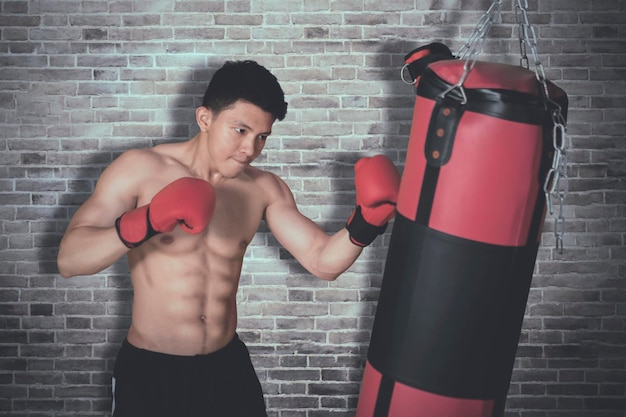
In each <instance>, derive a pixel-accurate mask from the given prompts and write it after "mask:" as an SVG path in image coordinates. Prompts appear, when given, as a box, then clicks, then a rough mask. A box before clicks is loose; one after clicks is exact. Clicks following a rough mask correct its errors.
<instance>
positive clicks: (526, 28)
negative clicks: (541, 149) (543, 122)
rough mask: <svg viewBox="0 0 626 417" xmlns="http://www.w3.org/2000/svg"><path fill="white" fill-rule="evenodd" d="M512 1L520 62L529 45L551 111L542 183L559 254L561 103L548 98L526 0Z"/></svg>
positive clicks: (565, 183)
mask: <svg viewBox="0 0 626 417" xmlns="http://www.w3.org/2000/svg"><path fill="white" fill-rule="evenodd" d="M513 1H514V3H515V6H514V7H515V21H516V22H517V24H518V33H519V43H520V56H521V58H520V65H521V66H522V67H524V68H528V67H529V65H528V56H527V53H526V52H527V50H526V46H529V47H530V51H531V54H532V57H533V61H534V70H535V76H536V77H537V80H538V81H539V83H540V85H541V88H542V90H543V97H544V99H545V101H546V108H547V109H548V110H549V111H550V117H551V119H552V147H553V149H554V156H553V158H552V166H551V167H550V170H549V171H548V175H547V176H546V180H545V182H544V184H543V192H544V193H545V196H546V204H547V206H548V213H549V214H550V215H552V214H553V213H554V207H553V200H557V204H558V214H557V215H556V216H555V219H554V238H555V240H556V243H555V245H556V250H557V252H558V253H559V254H562V253H563V236H564V235H565V215H564V210H563V207H564V201H565V197H567V194H568V191H569V177H568V175H567V153H566V152H565V142H566V136H565V133H566V132H565V130H566V129H565V118H564V117H563V113H562V112H561V106H559V105H558V104H557V103H555V102H554V101H553V100H551V99H550V92H549V90H548V83H547V81H546V74H545V70H544V67H543V64H542V63H541V60H540V59H539V54H538V53H537V37H536V35H535V29H534V28H533V27H532V26H531V25H530V22H529V20H528V1H527V0H513Z"/></svg>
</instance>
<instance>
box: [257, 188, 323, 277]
mask: <svg viewBox="0 0 626 417" xmlns="http://www.w3.org/2000/svg"><path fill="white" fill-rule="evenodd" d="M265 221H266V223H267V225H268V227H269V229H270V231H271V232H272V234H273V235H274V237H276V239H277V240H278V242H279V243H280V244H281V245H282V246H283V247H284V248H285V249H286V250H287V251H289V253H291V254H292V255H293V256H294V257H295V258H296V259H297V260H298V261H299V262H300V263H301V264H302V266H304V267H305V268H306V269H308V270H309V271H311V272H313V271H314V270H315V268H316V267H315V265H316V263H317V262H318V257H319V253H320V251H321V250H322V248H323V247H324V245H325V244H326V242H327V241H328V239H329V236H328V234H327V233H326V232H325V231H324V230H322V229H321V228H320V227H319V226H317V225H316V224H315V223H314V222H313V221H312V220H310V219H309V218H307V217H306V216H304V215H303V214H302V213H300V211H299V210H298V207H297V205H296V202H295V200H294V198H293V195H292V194H291V191H290V190H289V189H288V187H287V185H286V184H285V183H284V182H282V180H280V179H276V189H274V190H273V191H272V192H271V193H270V202H269V204H268V206H267V209H266V212H265Z"/></svg>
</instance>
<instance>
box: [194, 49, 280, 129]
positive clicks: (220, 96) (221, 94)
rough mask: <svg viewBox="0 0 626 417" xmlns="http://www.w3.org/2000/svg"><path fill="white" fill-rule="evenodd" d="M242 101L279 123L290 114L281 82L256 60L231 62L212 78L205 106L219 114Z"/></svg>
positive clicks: (207, 90)
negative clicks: (262, 111)
mask: <svg viewBox="0 0 626 417" xmlns="http://www.w3.org/2000/svg"><path fill="white" fill-rule="evenodd" d="M238 100H244V101H247V102H249V103H252V104H254V105H256V106H258V107H260V108H261V109H263V110H265V111H266V112H268V113H271V114H272V115H273V116H274V117H275V118H276V119H278V120H283V119H284V118H285V115H286V114H287V103H285V94H284V93H283V89H282V88H281V87H280V84H279V83H278V80H277V79H276V77H275V76H274V75H273V74H272V73H270V72H269V70H268V69H267V68H265V67H263V66H262V65H259V64H258V63H257V62H255V61H250V60H246V61H227V62H226V63H225V64H224V65H223V66H222V67H221V68H220V69H218V70H217V71H216V72H215V74H214V75H213V78H211V82H209V86H208V87H207V89H206V92H205V93H204V98H203V99H202V105H203V106H204V107H206V108H208V109H210V110H211V111H213V112H215V113H216V114H218V113H219V112H221V111H222V110H224V109H226V108H228V107H230V106H232V105H233V104H235V102H236V101H238Z"/></svg>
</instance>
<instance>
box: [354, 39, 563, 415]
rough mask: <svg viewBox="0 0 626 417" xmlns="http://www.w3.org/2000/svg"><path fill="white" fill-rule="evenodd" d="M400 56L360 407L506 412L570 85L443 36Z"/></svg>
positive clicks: (381, 411)
mask: <svg viewBox="0 0 626 417" xmlns="http://www.w3.org/2000/svg"><path fill="white" fill-rule="evenodd" d="M406 63H407V65H408V69H409V72H410V73H411V75H412V77H413V79H415V80H416V81H415V85H416V100H415V106H414V114H413V120H412V125H411V132H410V138H409V144H408V150H407V156H406V161H405V167H404V172H403V175H402V181H401V186H400V194H399V198H398V205H397V215H396V217H395V221H394V227H393V230H392V234H391V241H390V245H389V251H388V254H387V260H386V265H385V271H384V275H383V280H382V287H381V292H380V297H379V301H378V307H377V311H376V316H375V320H374V325H373V329H372V336H371V341H370V346H369V350H368V354H367V361H366V366H365V371H364V376H363V381H362V386H361V392H360V395H359V402H358V407H357V413H356V416H357V417H495V416H501V415H502V414H503V412H504V403H505V399H506V395H507V391H508V388H509V384H510V377H511V374H512V370H513V365H514V360H515V353H516V349H517V344H518V342H519V335H520V331H521V326H522V321H523V318H524V311H525V306H526V302H527V298H528V292H529V289H530V283H531V278H532V273H533V269H534V264H535V260H536V256H537V251H538V247H539V240H540V235H541V231H542V225H543V220H544V217H545V211H546V198H545V195H544V188H543V184H544V181H545V179H546V176H547V175H548V171H549V170H550V168H551V164H552V163H553V154H554V144H553V119H552V118H551V112H552V109H551V106H553V105H556V106H558V107H559V108H560V111H561V113H562V114H563V115H564V114H565V112H566V108H567V96H566V94H565V93H564V92H563V91H562V90H560V89H559V88H558V87H556V86H555V85H553V84H552V83H550V82H547V84H546V85H547V88H548V92H549V100H547V99H546V97H544V96H545V94H544V93H543V91H542V90H543V89H542V85H541V83H539V82H538V80H537V77H536V74H535V72H533V71H530V70H528V69H526V68H523V67H516V66H512V65H505V64H496V63H487V62H475V65H474V66H473V69H472V71H471V72H469V74H468V73H467V72H466V71H465V70H466V67H465V63H464V61H463V60H460V59H455V58H454V57H453V56H452V54H451V53H450V51H449V49H448V48H447V47H446V46H445V45H443V44H432V45H428V46H426V47H423V48H419V49H417V50H415V51H413V52H412V53H410V54H409V55H407V57H406ZM462 77H465V78H464V81H463V85H462V86H460V87H459V88H456V87H455V86H458V80H460V79H462Z"/></svg>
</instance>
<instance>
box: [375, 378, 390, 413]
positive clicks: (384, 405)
mask: <svg viewBox="0 0 626 417" xmlns="http://www.w3.org/2000/svg"><path fill="white" fill-rule="evenodd" d="M395 384H396V383H395V381H394V380H393V379H391V378H389V377H387V376H385V375H383V377H382V379H381V381H380V386H379V388H378V397H376V407H375V408H374V415H373V416H372V417H387V414H388V413H389V407H391V395H392V394H393V387H394V385H395Z"/></svg>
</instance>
